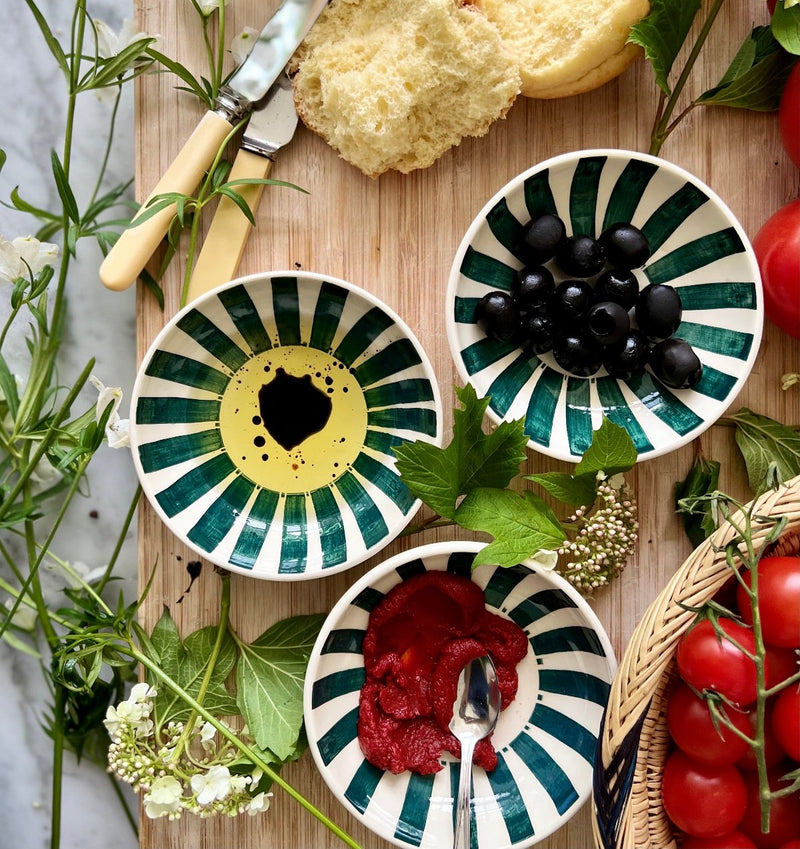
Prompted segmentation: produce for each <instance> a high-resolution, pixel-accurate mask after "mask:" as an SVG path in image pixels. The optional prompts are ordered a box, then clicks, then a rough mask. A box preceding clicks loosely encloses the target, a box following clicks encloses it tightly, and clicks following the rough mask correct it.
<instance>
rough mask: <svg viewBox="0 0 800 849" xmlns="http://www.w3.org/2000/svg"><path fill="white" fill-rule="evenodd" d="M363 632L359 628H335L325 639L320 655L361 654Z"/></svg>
mask: <svg viewBox="0 0 800 849" xmlns="http://www.w3.org/2000/svg"><path fill="white" fill-rule="evenodd" d="M364 634H365V632H364V630H363V629H361V628H337V629H336V630H333V631H331V632H330V634H328V636H327V637H326V638H325V645H323V647H322V652H321V653H322V654H339V653H340V652H344V653H345V654H361V648H362V646H363V644H364Z"/></svg>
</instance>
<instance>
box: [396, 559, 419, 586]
mask: <svg viewBox="0 0 800 849" xmlns="http://www.w3.org/2000/svg"><path fill="white" fill-rule="evenodd" d="M395 571H396V572H397V574H398V575H399V577H400V578H402V580H404V581H405V580H407V579H408V578H411V577H412V576H413V575H421V574H423V572H426V571H427V566H425V561H424V560H423V559H422V558H421V557H415V558H414V559H413V560H409V561H407V562H406V563H401V564H400V565H399V566H398V567H397V569H395Z"/></svg>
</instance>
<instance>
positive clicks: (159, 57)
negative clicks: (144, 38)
mask: <svg viewBox="0 0 800 849" xmlns="http://www.w3.org/2000/svg"><path fill="white" fill-rule="evenodd" d="M147 54H148V56H152V57H153V58H154V59H155V60H156V61H157V62H158V63H159V65H163V66H164V67H165V68H167V69H168V70H170V71H172V73H173V74H175V75H176V76H177V77H179V78H180V79H181V80H183V82H185V83H186V85H187V86H188V88H189V91H191V92H192V93H193V94H194V95H195V96H196V97H197V98H198V99H199V100H200V101H201V102H203V103H204V104H205V105H206V106H208V108H209V109H213V108H214V100H213V98H212V97H210V96H209V94H208V93H207V92H206V91H205V89H204V88H203V86H202V85H201V83H199V82H198V81H197V80H196V79H195V77H194V74H192V72H191V71H190V70H189V69H188V68H187V67H186V66H185V65H181V64H180V62H175V61H174V60H172V59H170V58H169V57H168V56H165V55H164V54H163V53H160V52H159V51H158V50H153V48H152V47H148V48H147Z"/></svg>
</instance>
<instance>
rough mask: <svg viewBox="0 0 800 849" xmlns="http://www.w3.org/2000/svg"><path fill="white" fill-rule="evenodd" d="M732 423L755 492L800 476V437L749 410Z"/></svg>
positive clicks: (787, 427) (737, 416) (734, 417)
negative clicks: (734, 426)
mask: <svg viewBox="0 0 800 849" xmlns="http://www.w3.org/2000/svg"><path fill="white" fill-rule="evenodd" d="M730 419H731V421H733V423H734V424H735V425H736V434H735V436H736V444H737V445H738V446H739V450H740V451H741V452H742V457H743V458H744V462H745V466H746V467H747V477H748V480H749V483H750V488H751V489H752V490H753V492H756V493H757V492H762V491H763V490H764V489H765V488H767V487H769V486H772V485H773V484H774V483H783V482H784V481H787V480H789V479H790V478H793V477H794V476H795V475H798V474H800V433H798V432H797V431H796V430H794V429H793V428H791V427H789V426H788V425H784V424H781V423H780V422H776V421H775V420H774V419H771V418H769V417H768V416H762V415H759V414H758V413H754V412H753V411H752V410H748V409H747V407H742V409H741V410H739V412H738V413H735V414H734V415H733V416H730Z"/></svg>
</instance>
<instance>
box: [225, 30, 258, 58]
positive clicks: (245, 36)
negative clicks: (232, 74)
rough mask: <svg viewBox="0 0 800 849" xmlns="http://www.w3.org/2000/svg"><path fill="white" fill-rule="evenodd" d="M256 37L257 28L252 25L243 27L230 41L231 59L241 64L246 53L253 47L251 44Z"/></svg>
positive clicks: (254, 41)
mask: <svg viewBox="0 0 800 849" xmlns="http://www.w3.org/2000/svg"><path fill="white" fill-rule="evenodd" d="M257 38H258V30H257V29H253V27H245V28H244V29H243V30H242V31H241V32H240V33H239V35H237V36H236V37H235V38H234V39H233V41H232V42H231V55H232V56H233V61H234V63H235V64H236V65H237V67H238V66H239V65H241V64H242V62H244V60H245V59H246V58H247V55H248V53H250V51H251V50H252V49H253V45H254V44H255V43H256V39H257Z"/></svg>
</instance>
